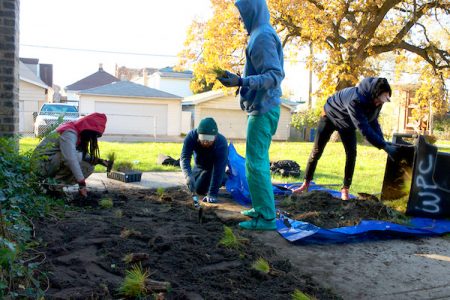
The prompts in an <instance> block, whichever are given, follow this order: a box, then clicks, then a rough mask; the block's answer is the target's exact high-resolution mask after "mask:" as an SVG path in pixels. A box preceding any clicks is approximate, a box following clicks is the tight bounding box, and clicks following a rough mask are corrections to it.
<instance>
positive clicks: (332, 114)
mask: <svg viewBox="0 0 450 300" xmlns="http://www.w3.org/2000/svg"><path fill="white" fill-rule="evenodd" d="M377 80H378V78H376V77H367V78H365V79H363V80H362V81H361V82H360V83H359V85H358V86H357V87H350V88H345V89H343V90H341V91H339V92H337V93H335V94H334V95H333V96H331V97H330V98H328V100H327V102H326V103H325V107H324V109H325V113H326V114H327V117H328V118H329V119H330V120H331V121H332V122H333V124H334V125H335V126H336V127H337V128H338V129H356V128H358V129H359V130H360V131H361V133H362V134H363V135H364V137H365V138H366V139H367V140H368V141H369V143H371V144H372V145H374V146H375V147H377V148H378V149H382V148H384V146H385V145H386V142H385V141H384V137H383V132H382V131H381V127H380V124H379V123H378V116H379V114H380V111H381V107H382V105H380V106H378V107H377V106H375V104H374V103H373V100H374V99H373V90H374V87H375V84H376V82H377Z"/></svg>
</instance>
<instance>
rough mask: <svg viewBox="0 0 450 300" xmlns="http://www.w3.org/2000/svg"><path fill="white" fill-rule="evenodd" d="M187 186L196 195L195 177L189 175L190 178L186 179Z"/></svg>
mask: <svg viewBox="0 0 450 300" xmlns="http://www.w3.org/2000/svg"><path fill="white" fill-rule="evenodd" d="M186 185H187V187H188V189H189V190H190V191H191V192H192V193H195V179H194V176H192V175H189V176H188V177H186Z"/></svg>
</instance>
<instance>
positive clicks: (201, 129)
mask: <svg viewBox="0 0 450 300" xmlns="http://www.w3.org/2000/svg"><path fill="white" fill-rule="evenodd" d="M197 133H198V134H199V135H206V136H216V135H217V133H218V129H217V124H216V121H214V119H213V118H204V119H202V120H201V121H200V124H198V127H197Z"/></svg>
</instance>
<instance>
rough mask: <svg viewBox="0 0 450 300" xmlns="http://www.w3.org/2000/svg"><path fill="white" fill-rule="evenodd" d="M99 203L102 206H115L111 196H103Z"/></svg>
mask: <svg viewBox="0 0 450 300" xmlns="http://www.w3.org/2000/svg"><path fill="white" fill-rule="evenodd" d="M99 204H100V206H101V207H102V208H111V207H113V206H114V203H113V201H112V199H111V198H103V199H101V200H100V203H99Z"/></svg>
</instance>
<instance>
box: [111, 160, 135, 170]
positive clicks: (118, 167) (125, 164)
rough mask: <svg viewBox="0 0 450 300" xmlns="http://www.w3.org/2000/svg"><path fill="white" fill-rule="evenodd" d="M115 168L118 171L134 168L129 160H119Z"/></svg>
mask: <svg viewBox="0 0 450 300" xmlns="http://www.w3.org/2000/svg"><path fill="white" fill-rule="evenodd" d="M113 169H114V170H116V171H118V172H128V171H131V170H133V164H132V163H131V162H128V161H125V162H118V163H115V164H114V167H113Z"/></svg>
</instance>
